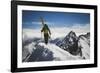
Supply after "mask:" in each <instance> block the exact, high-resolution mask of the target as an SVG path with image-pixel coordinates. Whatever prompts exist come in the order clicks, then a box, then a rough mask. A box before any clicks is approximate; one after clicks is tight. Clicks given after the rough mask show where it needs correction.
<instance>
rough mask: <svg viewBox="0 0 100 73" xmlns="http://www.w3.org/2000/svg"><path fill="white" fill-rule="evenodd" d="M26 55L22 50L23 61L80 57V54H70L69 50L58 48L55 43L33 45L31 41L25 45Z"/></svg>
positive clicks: (75, 58) (60, 59)
mask: <svg viewBox="0 0 100 73" xmlns="http://www.w3.org/2000/svg"><path fill="white" fill-rule="evenodd" d="M27 47H28V48H27V50H26V49H25V51H26V52H27V55H26V54H25V52H23V53H24V54H25V55H24V57H23V58H24V60H23V62H33V61H64V60H77V59H82V58H81V57H80V56H74V55H71V54H70V53H69V52H67V51H65V50H63V49H61V48H59V47H58V46H57V45H55V44H52V43H49V44H48V45H46V44H45V43H38V44H37V45H34V44H33V43H31V44H30V45H28V46H27Z"/></svg>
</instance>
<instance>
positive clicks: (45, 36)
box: [44, 34, 49, 44]
mask: <svg viewBox="0 0 100 73" xmlns="http://www.w3.org/2000/svg"><path fill="white" fill-rule="evenodd" d="M48 39H49V35H48V34H44V41H45V44H48Z"/></svg>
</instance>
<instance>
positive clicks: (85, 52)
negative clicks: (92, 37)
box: [79, 39, 90, 59]
mask: <svg viewBox="0 0 100 73" xmlns="http://www.w3.org/2000/svg"><path fill="white" fill-rule="evenodd" d="M79 43H80V45H81V47H82V56H83V57H85V59H89V58H90V47H89V45H88V43H87V41H85V40H83V39H80V40H79Z"/></svg>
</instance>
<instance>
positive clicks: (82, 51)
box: [56, 31, 90, 59]
mask: <svg viewBox="0 0 100 73" xmlns="http://www.w3.org/2000/svg"><path fill="white" fill-rule="evenodd" d="M56 45H57V46H59V47H60V48H62V49H64V50H66V51H68V52H69V53H70V54H72V55H80V56H81V57H82V58H84V59H89V58H90V33H87V34H84V35H83V34H81V35H80V36H79V37H77V36H76V34H75V32H73V31H71V32H69V34H68V35H67V36H66V37H65V38H64V39H63V40H62V41H60V42H58V43H56Z"/></svg>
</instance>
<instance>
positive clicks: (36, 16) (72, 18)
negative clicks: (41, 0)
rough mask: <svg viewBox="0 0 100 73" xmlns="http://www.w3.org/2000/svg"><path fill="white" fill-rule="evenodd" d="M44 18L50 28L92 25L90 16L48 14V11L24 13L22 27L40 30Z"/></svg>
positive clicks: (69, 13)
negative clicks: (41, 19)
mask: <svg viewBox="0 0 100 73" xmlns="http://www.w3.org/2000/svg"><path fill="white" fill-rule="evenodd" d="M40 17H42V18H43V19H44V21H45V24H47V25H48V26H49V27H50V28H52V27H58V28H59V27H73V26H76V25H79V26H85V25H87V24H88V25H89V24H90V14H88V13H75V12H74V13H71V12H50V11H49V12H47V11H29V10H23V11H22V27H23V28H30V29H40V28H41V27H42V23H41V21H40Z"/></svg>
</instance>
